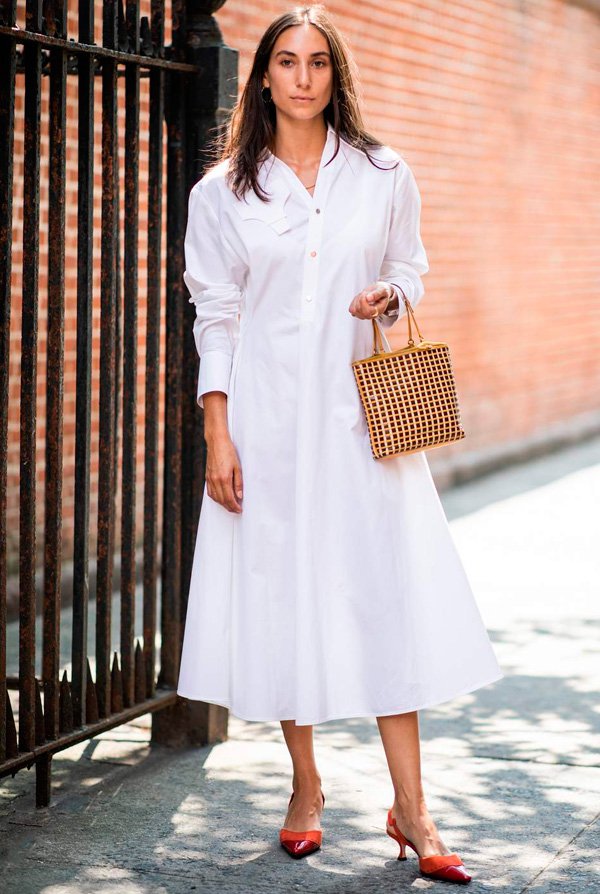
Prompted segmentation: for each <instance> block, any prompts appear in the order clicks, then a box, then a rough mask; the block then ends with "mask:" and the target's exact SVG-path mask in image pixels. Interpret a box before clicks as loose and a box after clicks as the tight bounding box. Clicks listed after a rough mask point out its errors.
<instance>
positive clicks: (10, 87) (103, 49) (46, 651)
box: [0, 0, 237, 806]
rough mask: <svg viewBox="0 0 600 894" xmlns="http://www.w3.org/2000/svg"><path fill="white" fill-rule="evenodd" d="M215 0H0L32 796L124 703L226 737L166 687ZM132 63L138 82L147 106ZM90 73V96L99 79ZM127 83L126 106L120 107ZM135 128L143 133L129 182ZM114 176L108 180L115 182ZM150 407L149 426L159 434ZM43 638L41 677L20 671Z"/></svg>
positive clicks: (4, 700) (189, 431)
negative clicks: (44, 110)
mask: <svg viewBox="0 0 600 894" xmlns="http://www.w3.org/2000/svg"><path fill="white" fill-rule="evenodd" d="M223 3H224V0H221V2H218V0H216V2H212V3H211V2H204V3H203V2H177V0H174V2H172V3H171V4H169V5H167V6H165V3H164V2H157V0H152V2H151V3H150V2H149V3H148V12H149V15H148V16H141V14H140V13H141V6H142V4H140V3H139V2H129V0H127V2H125V4H123V2H122V0H121V2H115V0H109V2H104V3H102V4H100V3H98V4H94V3H93V2H79V3H78V4H76V10H72V9H69V8H68V7H69V4H68V3H67V2H66V0H65V2H60V0H56V2H43V3H42V2H39V0H35V2H34V0H27V3H26V4H23V5H24V10H22V11H21V10H19V9H17V4H16V3H14V2H8V3H7V2H0V248H1V251H0V460H1V461H0V547H1V549H0V776H6V775H7V774H13V775H14V774H15V772H17V771H18V770H19V769H21V768H23V767H31V766H32V765H34V764H35V767H36V782H37V804H38V806H42V805H45V804H47V803H48V802H49V799H50V766H51V759H52V756H53V754H54V753H56V752H57V751H58V750H61V749H64V748H67V747H69V746H70V745H72V744H74V743H76V742H78V741H81V740H83V739H87V738H90V737H91V736H94V735H96V734H98V733H99V732H102V731H104V730H106V729H108V728H110V727H113V726H116V725H119V724H121V723H123V722H125V721H127V720H129V719H131V718H133V717H136V716H138V715H141V714H144V713H147V712H154V713H153V714H152V719H153V724H152V738H153V741H160V742H162V743H170V744H177V743H181V742H198V743H204V742H207V741H214V740H216V739H219V738H223V737H224V736H225V734H226V717H227V715H226V712H225V711H224V710H223V709H220V708H217V707H215V706H209V705H202V704H199V703H190V702H186V701H185V700H182V699H180V698H178V697H177V696H176V693H175V686H176V682H177V674H178V667H179V655H180V649H181V640H182V628H183V621H184V617H185V600H186V596H187V587H188V584H189V577H190V571H191V562H192V553H193V546H194V537H195V529H196V524H197V518H198V512H199V508H200V507H199V501H200V495H201V493H202V481H203V475H204V463H205V455H204V441H203V437H202V432H201V428H200V426H201V414H200V413H199V412H198V410H197V406H196V402H195V389H196V375H197V362H196V357H195V348H194V342H193V336H192V327H191V322H192V321H191V320H190V314H192V315H193V307H192V306H191V305H190V304H189V302H188V301H187V293H186V291H185V286H184V284H183V281H182V276H181V274H182V270H183V236H184V232H185V224H186V214H187V195H188V191H189V188H190V187H191V185H192V184H193V182H195V180H196V179H197V178H198V176H199V175H200V173H201V170H202V166H203V162H204V155H203V148H204V146H205V144H206V137H207V134H208V131H209V130H210V129H212V128H214V127H215V126H218V125H219V124H220V123H221V118H222V116H223V115H224V114H225V113H226V112H227V110H228V107H230V105H231V102H232V101H233V98H234V96H235V94H236V90H237V84H236V71H237V53H236V51H234V50H231V49H229V48H227V47H224V46H223V42H222V39H221V35H220V32H219V29H218V27H217V25H216V23H215V20H214V19H213V17H212V13H213V12H214V11H215V10H216V9H218V8H219V7H220V6H222V5H223ZM72 5H73V6H74V5H75V4H72ZM99 10H100V11H101V15H102V29H101V31H102V40H101V43H95V42H94V35H95V33H96V32H95V29H96V27H97V25H96V22H95V18H94V17H95V13H97V12H98V11H99ZM23 11H24V13H25V17H24V18H25V22H24V27H17V16H18V14H19V13H20V12H23ZM70 14H76V21H77V31H78V33H77V39H74V38H73V37H71V36H70V35H69V33H68V16H69V15H70ZM165 15H168V16H169V18H168V25H169V30H170V35H171V42H170V45H168V46H165ZM73 78H76V96H77V102H76V103H74V104H71V103H70V102H67V94H68V90H67V86H68V84H70V81H69V79H73ZM142 78H148V80H149V83H148V85H147V97H148V101H147V103H145V105H144V113H143V117H142V114H141V108H142V107H141V104H140V84H141V79H142ZM44 79H48V81H47V84H48V93H47V95H48V126H47V140H46V139H44V140H42V139H41V121H42V116H41V98H42V87H43V85H44ZM98 80H100V82H101V103H98V102H97V100H96V96H95V84H96V83H97V82H98ZM19 84H22V85H23V94H24V103H23V110H22V113H21V112H20V113H19V116H18V120H15V116H16V114H17V113H16V105H15V89H16V86H18V85H19ZM121 91H123V95H124V99H125V102H124V112H123V114H120V113H119V95H120V93H121ZM97 118H99V119H101V190H100V192H101V196H99V195H98V192H99V191H98V189H96V190H95V189H94V178H95V169H94V149H95V139H96V141H97V138H95V133H94V122H95V120H96V119H97ZM123 119H124V125H123ZM123 126H124V130H123ZM16 127H20V132H22V138H23V142H22V146H23V152H22V159H21V160H22V184H23V196H22V202H23V205H22V209H23V210H22V279H21V281H22V289H21V294H20V311H21V332H20V400H19V409H18V412H19V431H20V439H19V446H18V451H19V462H20V470H19V487H20V493H19V531H18V543H19V565H18V589H19V619H18V637H19V645H18V674H13V675H7V673H6V670H7V635H6V630H7V610H6V605H7V601H6V600H7V595H6V594H7V499H8V496H9V493H8V484H7V481H8V478H7V457H8V455H9V441H8V433H9V419H10V411H11V408H12V410H13V412H14V401H13V402H12V403H10V402H9V384H10V382H9V379H10V359H11V358H10V350H11V337H10V327H11V306H12V303H13V301H14V295H12V291H13V289H11V279H12V276H11V273H12V266H13V260H12V253H11V245H12V234H13V193H14V185H15V183H14V181H15V173H14V158H15V128H16ZM69 127H71V128H72V127H76V132H77V148H76V152H77V169H78V183H77V199H76V201H77V211H76V214H77V249H76V251H77V279H76V291H77V300H76V396H75V444H74V465H73V469H74V472H73V479H72V481H70V482H69V485H70V488H71V489H72V491H73V494H74V524H73V532H74V533H73V544H72V545H73V556H72V559H73V574H72V584H71V586H72V594H69V595H70V600H69V601H70V602H71V603H72V612H71V614H70V615H69V616H68V617H69V624H70V625H71V629H70V631H69V633H70V642H71V646H70V662H67V663H68V664H70V673H69V672H68V670H67V667H63V668H61V653H60V637H61V623H62V624H63V625H64V623H65V617H66V616H65V613H64V612H62V613H61V593H62V592H63V585H62V584H61V581H62V574H61V566H62V540H61V531H62V522H63V517H62V510H63V484H64V473H63V422H64V395H65V375H64V373H65V370H64V341H65V328H66V317H65V274H66V272H67V271H68V266H67V267H66V266H65V263H66V262H65V233H66V229H65V196H66V189H65V188H66V183H67V176H68V175H67V157H68V152H69V151H70V147H69V146H67V133H68V130H69ZM120 128H121V130H120ZM141 135H143V137H144V140H146V141H147V169H146V168H145V171H144V176H143V177H142V176H141V175H140V141H141ZM123 138H124V143H123ZM123 145H124V150H123V149H122V148H121V150H120V146H123ZM145 145H146V144H145ZM44 153H46V158H47V168H48V171H49V177H48V183H47V190H48V217H47V219H48V226H47V271H44V272H45V273H46V281H47V326H46V331H45V340H46V358H47V363H46V370H45V373H46V375H45V394H44V401H43V404H44V409H45V417H44V418H45V432H44V436H43V443H44V448H45V475H44V492H43V501H42V500H40V499H38V498H37V496H36V486H37V477H36V444H37V443H38V441H39V440H40V438H39V434H38V425H37V416H36V414H37V410H36V395H37V393H38V368H37V357H38V348H39V339H40V334H41V333H40V329H39V325H38V311H39V292H40V170H41V168H40V164H41V160H42V159H43V158H44ZM164 153H166V158H165V157H164ZM120 183H121V184H123V183H124V188H123V187H122V186H121V188H119V184H120ZM140 199H143V201H144V205H145V207H146V208H147V224H146V232H145V234H144V236H145V245H146V254H145V257H144V259H143V262H144V265H145V274H146V281H147V286H146V288H145V290H144V293H143V294H142V293H141V292H140V289H139V285H138V281H139V273H140V270H139V269H138V266H139V244H140V231H139V220H140V216H139V207H140ZM121 203H123V213H121V209H120V205H121ZM163 205H164V209H163ZM163 210H164V213H163ZM94 211H99V212H100V224H99V229H100V246H101V248H100V259H99V264H100V286H99V306H100V311H99V313H100V324H99V331H100V347H99V389H98V394H97V395H94V394H93V393H92V387H91V382H92V361H93V339H92V336H93V316H92V308H93V305H94V297H95V296H94V283H93V274H92V270H93V263H94V259H95V258H94V240H93V237H94V226H95V217H94ZM97 218H98V214H96V219H97ZM121 245H122V251H123V257H122V258H121V256H120V251H121ZM163 268H164V269H163ZM162 274H164V276H162ZM163 280H164V282H165V283H166V285H165V286H164V287H162V286H161V282H162V281H163ZM141 302H143V304H144V309H145V332H144V333H143V334H144V336H145V338H144V341H145V352H144V359H143V362H144V367H143V370H139V369H138V341H139V339H138V335H139V333H138V328H139V327H138V309H139V306H140V303H141ZM161 325H162V326H164V331H163V332H162V337H163V341H164V352H163V354H164V360H163V361H161V351H160V345H161ZM141 372H143V379H144V382H145V386H144V404H143V420H144V427H143V442H144V448H143V474H142V478H143V509H142V510H141V515H142V519H143V521H142V525H141V528H142V530H141V531H140V530H139V528H140V524H139V521H138V519H139V515H140V513H139V512H138V511H137V507H136V495H137V489H138V488H136V481H137V480H138V479H139V477H140V474H139V470H138V469H137V464H138V436H139V435H140V432H138V416H139V415H140V407H138V398H137V393H138V387H137V382H138V378H139V375H140V373H141ZM94 402H96V403H94ZM92 409H94V410H96V409H97V414H98V416H97V418H98V432H97V448H98V449H97V515H96V517H95V518H94V519H91V518H90V492H91V485H90V464H91V456H92V437H91V434H92V432H91V422H92ZM161 419H162V420H163V422H164V438H163V439H162V443H159V420H161ZM118 494H119V495H120V503H119V507H118V508H119V510H120V511H119V513H117V495H118ZM159 494H161V496H162V501H161V505H160V506H159ZM42 502H43V505H42ZM39 518H43V532H44V542H43V569H42V568H39V567H38V564H39V563H38V560H37V556H38V552H39V551H38V549H37V546H36V530H37V528H38V521H39ZM117 519H118V520H119V522H120V527H119V532H118V533H119V537H118V538H116V536H115V534H116V524H117ZM91 532H93V534H94V537H93V538H91V537H90V534H91ZM116 540H118V548H119V550H120V555H119V560H120V561H119V567H120V581H119V585H118V587H117V586H116V581H115V579H114V578H115V575H114V574H113V571H114V565H115V552H116V549H117V547H116V546H115V543H116ZM140 540H141V542H142V546H141V558H139V556H140V551H139V549H138V544H139V543H140ZM91 542H94V543H95V549H96V555H95V563H94V564H95V581H96V586H95V594H94V595H95V601H90V593H89V568H90V563H91V560H90V556H89V551H90V543H91ZM159 555H160V562H159V561H158V556H159ZM140 562H141V566H142V567H141V569H140V568H139V567H138V566H139V565H140ZM42 571H43V587H42V591H43V597H42V606H43V612H42V617H41V624H42V627H41V636H38V642H37V643H36V579H39V578H40V575H41V574H42ZM140 578H141V593H142V595H141V602H140V605H141V619H140V618H139V617H138V618H137V622H138V629H139V626H140V621H141V628H142V633H141V635H139V636H137V637H136V636H135V629H136V598H135V597H136V581H137V580H138V579H140ZM115 590H118V592H117V601H116V603H115V604H116V605H118V610H119V618H118V625H119V630H120V641H119V647H118V648H116V649H115V648H114V643H113V641H112V631H113V627H114V624H113V621H114V618H113V617H112V614H113V609H114V605H113V603H114V596H115V592H114V591H115ZM159 597H160V598H159ZM159 605H160V609H159ZM90 606H92V607H93V611H94V615H93V621H94V624H95V650H94V655H93V659H92V660H90V658H91V656H90V650H89V649H88V612H89V609H90ZM61 619H62V621H61ZM63 632H64V631H63ZM40 645H41V674H37V675H36V652H38V651H39V650H40ZM61 670H62V673H61ZM159 709H160V710H159Z"/></svg>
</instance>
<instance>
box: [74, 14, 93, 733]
mask: <svg viewBox="0 0 600 894" xmlns="http://www.w3.org/2000/svg"><path fill="white" fill-rule="evenodd" d="M93 39H94V0H81V2H80V3H79V41H80V42H81V43H87V44H91V43H92V42H93ZM94 66H95V59H94V57H93V56H91V55H88V54H84V55H82V56H80V58H79V61H78V65H77V84H78V111H77V114H78V125H77V132H78V188H77V387H76V393H75V401H76V403H75V488H74V491H75V512H74V543H73V641H72V647H71V661H72V695H73V723H74V725H75V726H83V724H84V723H85V722H86V715H85V704H86V688H87V639H88V601H89V534H90V437H91V435H90V433H91V408H92V401H91V393H92V305H93V294H92V271H93V256H92V255H93V226H94V218H93V214H94Z"/></svg>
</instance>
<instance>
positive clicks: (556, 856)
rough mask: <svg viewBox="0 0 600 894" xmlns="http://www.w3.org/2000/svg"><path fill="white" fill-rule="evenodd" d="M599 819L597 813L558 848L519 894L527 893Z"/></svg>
mask: <svg viewBox="0 0 600 894" xmlns="http://www.w3.org/2000/svg"><path fill="white" fill-rule="evenodd" d="M599 819H600V813H597V814H596V816H595V817H594V818H593V819H591V820H590V821H589V823H585V824H584V825H583V826H582V827H581V829H580V830H579V831H578V832H576V833H575V835H573V837H572V838H571V839H570V841H567V843H566V844H564V845H563V846H562V847H561V848H559V849H558V850H557V851H556V853H555V854H554V856H553V857H551V858H550V860H549V861H548V863H547V864H546V865H545V866H543V867H542V868H541V869H540V870H539V872H536V874H535V875H534V876H533V878H532V879H530V880H529V881H528V882H527V884H526V885H525V887H524V888H521V890H520V891H519V894H525V891H527V889H528V888H531V886H532V885H533V884H534V882H535V881H536V880H537V879H538V878H540V876H542V875H543V874H544V873H545V872H547V871H548V869H549V868H550V867H551V866H552V864H553V863H556V861H557V860H558V859H559V858H560V857H561V856H562V854H563V853H564V852H565V851H566V850H568V849H569V848H570V847H571V845H572V844H573V843H574V842H575V841H577V839H578V838H579V837H580V836H581V835H583V834H584V833H585V832H587V831H589V829H591V828H592V826H593V825H594V823H597V822H598V820H599Z"/></svg>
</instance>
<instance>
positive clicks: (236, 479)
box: [233, 465, 244, 500]
mask: <svg viewBox="0 0 600 894" xmlns="http://www.w3.org/2000/svg"><path fill="white" fill-rule="evenodd" d="M233 489H234V491H235V495H236V497H237V498H238V500H241V499H242V498H243V496H244V485H243V482H242V469H241V467H240V466H238V465H235V466H234V467H233Z"/></svg>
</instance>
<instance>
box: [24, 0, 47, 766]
mask: <svg viewBox="0 0 600 894" xmlns="http://www.w3.org/2000/svg"><path fill="white" fill-rule="evenodd" d="M26 22H27V29H28V30H29V31H40V30H41V22H42V10H41V3H39V2H38V0H28V2H27V7H26ZM23 60H24V66H25V133H24V161H23V308H22V325H21V407H20V410H21V420H20V436H21V461H20V493H19V496H20V507H19V510H20V521H19V540H20V551H19V590H20V592H19V748H20V749H21V750H22V751H29V750H30V749H32V748H33V747H34V745H35V608H36V593H35V565H36V494H35V489H36V461H35V460H36V452H35V447H36V391H37V335H38V286H39V277H38V272H39V270H38V268H39V219H40V191H39V176H40V92H41V73H42V54H41V48H40V47H39V46H37V45H36V44H27V45H25V47H24V48H23Z"/></svg>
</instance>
